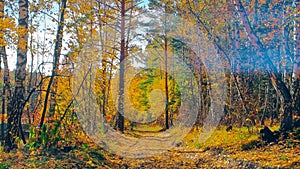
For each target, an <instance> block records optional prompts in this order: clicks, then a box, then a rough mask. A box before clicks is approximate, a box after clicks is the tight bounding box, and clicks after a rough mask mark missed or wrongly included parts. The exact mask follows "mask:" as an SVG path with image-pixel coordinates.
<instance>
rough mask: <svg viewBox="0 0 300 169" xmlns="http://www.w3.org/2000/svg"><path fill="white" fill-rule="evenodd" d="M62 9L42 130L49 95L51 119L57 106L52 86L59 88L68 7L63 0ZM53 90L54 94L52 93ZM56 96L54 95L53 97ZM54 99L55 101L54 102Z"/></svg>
mask: <svg viewBox="0 0 300 169" xmlns="http://www.w3.org/2000/svg"><path fill="white" fill-rule="evenodd" d="M61 3H62V7H61V10H60V11H61V13H60V21H59V23H58V28H57V33H56V42H55V47H54V55H53V68H52V74H51V77H50V80H49V83H48V86H47V91H46V96H45V101H44V107H43V112H42V117H41V121H40V128H42V126H43V124H44V120H45V116H46V112H47V105H48V99H49V95H50V93H51V96H50V98H51V99H52V100H51V99H50V105H51V104H52V105H51V106H52V107H51V106H50V109H49V117H51V118H52V117H53V116H54V114H53V113H54V107H53V106H55V102H56V101H55V91H53V90H52V89H51V86H52V84H54V85H53V86H52V87H53V88H54V89H55V88H57V81H56V80H55V79H56V75H57V71H58V66H59V59H60V53H61V49H62V39H63V29H64V14H65V10H66V7H67V0H62V2H61ZM51 90H52V92H51ZM53 94H54V95H53ZM53 99H54V100H53Z"/></svg>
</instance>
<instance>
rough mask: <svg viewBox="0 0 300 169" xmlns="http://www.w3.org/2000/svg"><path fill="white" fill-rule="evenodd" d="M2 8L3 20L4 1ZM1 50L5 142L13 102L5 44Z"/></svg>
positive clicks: (3, 132) (2, 123)
mask: <svg viewBox="0 0 300 169" xmlns="http://www.w3.org/2000/svg"><path fill="white" fill-rule="evenodd" d="M0 3H1V6H0V13H1V15H0V19H2V18H3V17H4V15H3V14H4V1H0ZM0 39H3V40H4V34H2V33H0ZM0 46H1V48H0V58H1V57H2V61H3V65H4V69H3V83H4V87H3V91H2V92H3V95H2V119H1V120H2V121H1V127H2V129H1V136H2V137H1V139H3V140H4V135H5V131H4V123H5V119H4V116H5V114H6V115H7V109H8V105H10V104H9V103H10V101H11V88H10V87H11V85H10V76H9V69H8V60H7V55H6V50H5V46H4V44H0Z"/></svg>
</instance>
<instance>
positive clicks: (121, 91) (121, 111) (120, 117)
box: [117, 0, 126, 132]
mask: <svg viewBox="0 0 300 169" xmlns="http://www.w3.org/2000/svg"><path fill="white" fill-rule="evenodd" d="M125 4H126V0H121V51H120V54H121V57H120V81H119V104H118V114H117V127H118V130H119V131H121V132H124V116H123V115H124V80H125V77H124V76H125V65H124V62H123V61H124V59H125V58H126V55H125V53H126V51H125V50H126V49H125Z"/></svg>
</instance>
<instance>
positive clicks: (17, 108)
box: [5, 0, 29, 151]
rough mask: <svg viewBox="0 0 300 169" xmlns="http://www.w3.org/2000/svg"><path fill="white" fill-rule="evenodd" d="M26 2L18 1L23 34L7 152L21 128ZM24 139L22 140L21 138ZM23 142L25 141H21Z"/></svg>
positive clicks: (9, 120)
mask: <svg viewBox="0 0 300 169" xmlns="http://www.w3.org/2000/svg"><path fill="white" fill-rule="evenodd" d="M28 17H29V14H28V0H20V1H19V19H18V22H19V29H23V30H24V32H25V33H24V34H22V35H20V38H19V41H18V48H17V67H16V72H15V91H14V97H13V98H12V102H10V104H11V112H9V116H8V132H7V135H6V140H5V144H6V147H7V151H10V150H11V149H14V148H16V147H17V146H16V143H15V141H16V138H17V137H18V136H19V133H20V132H21V133H22V131H20V129H21V128H20V127H21V117H22V113H23V108H24V101H25V100H24V95H25V88H24V81H25V78H26V63H27V43H28V31H27V29H28ZM23 139H24V138H23ZM23 141H25V140H23Z"/></svg>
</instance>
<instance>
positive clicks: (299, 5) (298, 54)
mask: <svg viewBox="0 0 300 169" xmlns="http://www.w3.org/2000/svg"><path fill="white" fill-rule="evenodd" d="M293 7H294V13H295V14H294V17H295V18H294V43H295V46H294V57H295V58H294V69H293V79H294V87H293V100H294V102H293V107H294V112H295V114H297V115H298V116H300V14H299V11H300V1H297V0H294V3H293Z"/></svg>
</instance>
